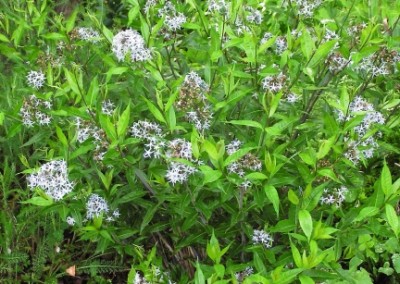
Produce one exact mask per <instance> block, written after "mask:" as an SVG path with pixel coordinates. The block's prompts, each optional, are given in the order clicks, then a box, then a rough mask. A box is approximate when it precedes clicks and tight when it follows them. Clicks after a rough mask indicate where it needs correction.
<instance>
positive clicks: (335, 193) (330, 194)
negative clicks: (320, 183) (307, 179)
mask: <svg viewBox="0 0 400 284" xmlns="http://www.w3.org/2000/svg"><path fill="white" fill-rule="evenodd" d="M348 191H349V190H348V189H347V187H345V186H341V187H339V188H334V189H332V190H329V189H324V194H323V196H322V197H321V200H320V202H321V203H322V204H327V205H335V206H336V207H340V206H341V205H342V203H343V202H344V201H345V200H346V194H347V192H348Z"/></svg>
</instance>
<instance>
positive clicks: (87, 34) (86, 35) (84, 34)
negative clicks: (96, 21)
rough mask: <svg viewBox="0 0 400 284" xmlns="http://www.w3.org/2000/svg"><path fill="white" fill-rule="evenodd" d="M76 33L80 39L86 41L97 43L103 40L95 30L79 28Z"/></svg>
mask: <svg viewBox="0 0 400 284" xmlns="http://www.w3.org/2000/svg"><path fill="white" fill-rule="evenodd" d="M76 32H77V34H78V37H79V38H80V39H81V40H84V41H89V42H93V43H96V42H99V41H100V40H101V37H100V34H99V32H98V31H95V30H94V29H93V28H84V27H79V28H77V29H76Z"/></svg>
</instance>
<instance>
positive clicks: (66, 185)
mask: <svg viewBox="0 0 400 284" xmlns="http://www.w3.org/2000/svg"><path fill="white" fill-rule="evenodd" d="M67 171H68V168H67V163H66V162H65V161H64V160H54V161H50V162H48V163H46V164H43V165H42V166H41V167H40V169H39V171H38V172H37V173H34V174H31V175H29V176H28V177H27V181H28V187H29V188H30V189H31V190H33V189H35V188H36V187H39V188H41V189H42V190H43V191H44V192H45V193H46V195H48V196H50V197H51V198H52V199H54V200H56V201H58V200H61V199H63V197H64V196H65V195H67V194H68V193H70V192H71V191H72V189H73V188H74V184H73V183H72V182H71V181H70V180H69V179H68V172H67Z"/></svg>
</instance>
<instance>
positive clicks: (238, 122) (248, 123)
mask: <svg viewBox="0 0 400 284" xmlns="http://www.w3.org/2000/svg"><path fill="white" fill-rule="evenodd" d="M227 123H230V124H235V125H243V126H249V127H255V128H258V129H263V127H262V125H261V123H259V122H257V121H253V120H230V121H227Z"/></svg>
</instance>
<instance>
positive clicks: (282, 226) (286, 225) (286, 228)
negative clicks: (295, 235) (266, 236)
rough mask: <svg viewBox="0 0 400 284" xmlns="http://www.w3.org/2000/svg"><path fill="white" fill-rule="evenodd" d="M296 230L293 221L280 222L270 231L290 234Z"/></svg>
mask: <svg viewBox="0 0 400 284" xmlns="http://www.w3.org/2000/svg"><path fill="white" fill-rule="evenodd" d="M295 228H296V225H295V224H294V222H293V221H292V220H288V219H285V220H280V221H279V222H278V223H277V224H276V225H275V226H274V227H272V228H270V229H269V231H270V232H271V233H276V232H279V233H289V232H292V231H294V230H295Z"/></svg>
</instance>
